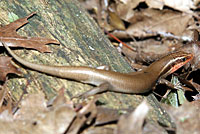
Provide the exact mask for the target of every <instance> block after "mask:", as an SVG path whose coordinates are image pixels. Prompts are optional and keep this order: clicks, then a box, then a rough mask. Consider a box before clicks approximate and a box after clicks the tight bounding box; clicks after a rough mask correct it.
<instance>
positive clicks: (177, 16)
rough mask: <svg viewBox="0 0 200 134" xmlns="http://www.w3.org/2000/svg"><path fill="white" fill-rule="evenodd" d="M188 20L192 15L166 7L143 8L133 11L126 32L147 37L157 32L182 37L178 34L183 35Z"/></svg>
mask: <svg viewBox="0 0 200 134" xmlns="http://www.w3.org/2000/svg"><path fill="white" fill-rule="evenodd" d="M190 21H193V19H192V15H188V14H182V13H179V12H174V11H170V10H167V9H165V10H162V11H158V10H153V9H145V10H142V11H140V12H135V15H134V16H133V17H132V18H130V20H129V22H130V23H131V25H130V26H129V27H128V28H127V30H126V32H127V33H128V34H129V35H131V36H136V37H148V36H153V35H157V34H160V35H163V36H170V35H169V34H173V35H174V36H178V37H179V38H182V37H180V36H184V35H185V34H186V33H187V32H186V31H188V29H187V25H188V23H189V22H190ZM189 31H190V30H189ZM191 32H192V31H191ZM186 35H187V34H186ZM178 37H177V38H178Z"/></svg>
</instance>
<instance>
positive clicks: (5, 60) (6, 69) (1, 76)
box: [0, 56, 21, 81]
mask: <svg viewBox="0 0 200 134" xmlns="http://www.w3.org/2000/svg"><path fill="white" fill-rule="evenodd" d="M11 59H12V58H11V57H6V56H1V57H0V81H5V80H6V76H7V74H8V73H15V74H21V72H20V71H18V70H17V68H16V67H15V66H13V64H12V63H11Z"/></svg>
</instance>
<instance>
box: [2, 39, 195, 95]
mask: <svg viewBox="0 0 200 134" xmlns="http://www.w3.org/2000/svg"><path fill="white" fill-rule="evenodd" d="M3 44H4V43H3ZM4 46H5V48H6V49H7V51H8V52H9V53H10V55H11V56H12V57H13V58H14V59H15V60H16V61H18V62H19V63H21V64H22V65H24V66H26V67H28V68H30V69H33V70H36V71H39V72H42V73H46V74H49V75H52V76H57V77H61V78H67V79H72V80H76V81H80V82H83V83H89V84H92V85H96V86H97V87H95V88H93V89H91V90H89V91H87V92H85V93H83V94H81V95H80V96H82V97H88V96H90V95H94V94H97V93H100V92H103V91H108V90H109V91H115V92H122V93H145V92H148V91H150V90H151V89H152V87H153V86H155V84H156V82H157V80H158V79H159V78H160V77H165V76H167V75H169V74H171V73H173V72H174V71H176V70H177V69H179V68H180V67H182V66H183V65H185V64H186V63H188V62H189V61H190V60H191V59H192V58H193V55H192V54H189V53H185V52H175V53H171V54H169V55H167V56H165V57H163V58H161V59H160V60H158V61H155V62H154V63H152V64H151V65H150V66H148V67H147V68H146V69H144V70H142V71H139V72H134V73H119V72H114V71H109V70H103V69H95V68H90V67H81V66H47V65H40V64H35V63H31V62H28V61H26V60H23V59H22V58H20V57H18V56H17V55H16V54H15V53H13V52H12V50H11V49H10V48H9V47H8V46H7V45H6V44H4ZM76 97H78V96H76Z"/></svg>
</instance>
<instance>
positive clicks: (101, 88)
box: [71, 82, 110, 100]
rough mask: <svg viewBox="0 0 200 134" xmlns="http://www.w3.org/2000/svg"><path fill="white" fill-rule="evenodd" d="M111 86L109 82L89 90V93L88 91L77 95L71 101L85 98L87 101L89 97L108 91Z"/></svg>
mask: <svg viewBox="0 0 200 134" xmlns="http://www.w3.org/2000/svg"><path fill="white" fill-rule="evenodd" d="M109 86H110V84H109V83H108V82H105V83H102V84H100V85H99V86H97V87H94V88H92V89H90V90H88V91H86V92H84V93H81V94H77V95H75V96H73V97H72V98H71V100H72V99H74V98H83V99H85V98H87V97H89V96H93V95H96V94H99V93H102V92H105V91H108V88H109Z"/></svg>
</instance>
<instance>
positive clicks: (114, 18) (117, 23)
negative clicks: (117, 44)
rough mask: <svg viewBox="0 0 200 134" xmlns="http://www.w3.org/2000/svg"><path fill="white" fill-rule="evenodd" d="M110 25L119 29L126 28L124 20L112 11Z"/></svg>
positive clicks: (110, 12)
mask: <svg viewBox="0 0 200 134" xmlns="http://www.w3.org/2000/svg"><path fill="white" fill-rule="evenodd" d="M108 15H109V22H110V25H111V26H112V27H113V28H114V29H117V30H125V24H124V22H123V21H122V20H121V19H120V18H119V16H118V15H117V14H116V13H115V12H112V11H108Z"/></svg>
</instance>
